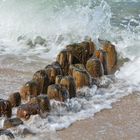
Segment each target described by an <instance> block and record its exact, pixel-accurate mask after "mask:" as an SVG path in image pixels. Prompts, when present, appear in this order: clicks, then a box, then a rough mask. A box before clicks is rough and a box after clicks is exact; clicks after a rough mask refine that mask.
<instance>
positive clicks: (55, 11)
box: [0, 0, 140, 140]
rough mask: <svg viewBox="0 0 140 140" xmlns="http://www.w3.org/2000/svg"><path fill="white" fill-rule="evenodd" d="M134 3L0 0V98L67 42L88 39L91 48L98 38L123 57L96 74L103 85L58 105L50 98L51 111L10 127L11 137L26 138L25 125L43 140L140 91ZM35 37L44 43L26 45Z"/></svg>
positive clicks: (139, 22) (139, 30) (139, 21)
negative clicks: (111, 72)
mask: <svg viewBox="0 0 140 140" xmlns="http://www.w3.org/2000/svg"><path fill="white" fill-rule="evenodd" d="M139 7H140V1H139V0H101V1H100V0H75V1H74V0H73V1H69V0H61V1H60V0H53V1H52V0H24V1H22V0H0V95H1V98H4V99H6V98H7V96H8V95H9V94H10V93H12V92H15V91H18V90H19V89H20V87H21V85H22V84H24V83H25V82H27V81H28V80H30V79H31V77H32V75H33V73H34V72H36V71H37V70H39V69H42V68H44V67H45V66H46V65H47V64H49V63H50V62H52V61H54V60H55V58H56V56H57V54H58V53H59V52H60V50H62V49H63V48H64V47H65V46H66V45H67V44H70V43H74V42H81V41H83V40H85V39H87V38H89V37H91V38H92V40H93V41H94V42H95V44H96V46H97V48H99V47H100V44H99V42H98V38H101V39H105V40H106V39H107V40H109V41H111V42H112V43H113V44H114V45H115V46H116V49H117V52H118V58H119V62H122V61H123V65H121V66H120V67H119V69H118V70H117V71H116V73H115V74H114V75H108V76H103V77H102V78H101V81H102V82H101V84H102V85H103V87H104V88H100V89H98V88H97V87H96V86H95V85H93V86H92V88H88V87H84V88H83V89H81V91H80V94H81V95H79V96H78V97H77V98H74V99H70V100H69V101H67V102H66V103H65V105H64V106H61V105H60V104H59V103H54V101H52V102H51V104H52V108H53V110H52V111H51V113H50V115H49V116H48V117H47V118H46V119H42V118H40V117H39V116H38V115H35V116H32V117H31V118H30V119H29V120H28V121H25V122H24V125H22V126H19V127H17V128H12V129H11V131H12V132H13V133H14V135H15V136H16V139H26V138H24V137H22V135H21V133H22V130H23V129H24V128H28V129H29V130H31V131H32V132H34V133H37V136H35V137H34V136H31V137H30V139H33V140H34V139H40V140H41V139H42V140H43V139H44V138H46V133H52V132H53V133H55V131H56V130H61V129H64V128H67V127H69V126H70V125H71V124H72V123H74V122H76V121H78V120H82V119H86V118H89V117H92V116H94V115H95V113H97V112H99V111H101V110H102V109H110V108H111V107H112V103H114V102H116V101H118V100H120V99H121V98H122V97H124V96H127V95H130V94H136V93H139V92H140V73H139V71H140V9H139ZM37 36H41V37H42V38H44V39H45V44H43V45H40V44H36V45H32V43H34V42H35V38H36V37H37ZM125 60H127V61H125ZM55 104H57V106H56V105H55ZM15 112H16V108H15V110H14V115H15ZM2 124H3V118H0V125H1V126H2ZM1 138H2V137H1ZM54 139H56V138H54Z"/></svg>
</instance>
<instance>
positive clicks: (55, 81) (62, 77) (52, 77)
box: [0, 40, 117, 128]
mask: <svg viewBox="0 0 140 140" xmlns="http://www.w3.org/2000/svg"><path fill="white" fill-rule="evenodd" d="M99 42H100V45H101V46H100V48H101V49H98V50H97V49H96V46H95V44H94V42H92V41H91V40H89V41H84V42H81V43H74V44H70V45H67V46H66V47H65V49H63V50H62V51H61V52H59V54H58V55H57V58H56V61H54V62H53V63H52V64H50V65H47V66H46V67H45V68H44V69H41V70H38V71H37V72H35V73H34V75H33V78H32V79H31V81H28V82H27V83H25V84H24V85H23V86H22V87H21V89H20V91H19V92H15V93H13V94H11V95H10V96H9V97H8V99H7V100H3V99H1V100H0V116H6V117H7V118H8V119H6V120H5V121H4V128H9V127H13V126H16V125H18V124H21V123H23V122H22V121H19V120H20V119H24V120H27V119H29V118H30V116H31V115H35V114H39V115H40V116H43V114H44V113H46V112H47V113H48V112H50V111H51V105H50V100H52V99H54V100H57V101H60V102H65V101H66V100H67V99H69V98H70V99H71V98H74V97H76V96H77V90H78V89H80V88H82V87H84V86H88V87H90V86H92V85H93V84H97V83H98V82H97V80H98V79H99V78H100V77H101V76H103V75H108V74H112V73H113V72H114V71H115V68H116V65H117V52H116V49H115V46H114V45H113V44H111V42H109V41H103V40H99ZM21 80H22V79H21ZM97 86H98V85H97ZM13 107H18V109H17V118H10V117H11V116H12V108H13ZM47 113H46V114H47ZM19 118H20V119H19ZM13 122H14V123H13Z"/></svg>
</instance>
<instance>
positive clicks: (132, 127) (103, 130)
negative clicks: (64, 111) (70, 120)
mask: <svg viewBox="0 0 140 140" xmlns="http://www.w3.org/2000/svg"><path fill="white" fill-rule="evenodd" d="M57 135H58V138H59V139H61V140H140V94H135V95H129V96H127V97H124V98H123V99H121V100H120V101H118V102H116V103H114V104H113V108H112V109H109V110H107V109H106V110H102V111H101V112H99V113H97V114H95V116H94V117H92V118H90V119H87V120H83V121H78V122H76V123H74V124H73V125H72V126H70V127H69V128H67V129H64V130H62V131H58V132H57Z"/></svg>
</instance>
